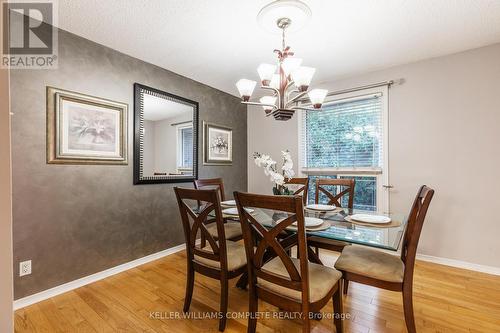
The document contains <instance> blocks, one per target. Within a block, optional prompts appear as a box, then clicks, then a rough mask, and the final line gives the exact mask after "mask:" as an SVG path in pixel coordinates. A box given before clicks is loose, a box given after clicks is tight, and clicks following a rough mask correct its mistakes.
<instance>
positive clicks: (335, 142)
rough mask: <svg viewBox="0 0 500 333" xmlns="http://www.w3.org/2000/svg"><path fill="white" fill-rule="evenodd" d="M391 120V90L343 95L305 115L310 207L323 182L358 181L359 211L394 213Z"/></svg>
mask: <svg viewBox="0 0 500 333" xmlns="http://www.w3.org/2000/svg"><path fill="white" fill-rule="evenodd" d="M387 119H388V118H387V87H383V88H378V89H371V90H366V91H361V92H360V91H358V92H356V93H350V94H345V95H337V96H335V100H330V101H328V102H327V103H325V104H324V105H323V108H322V110H319V111H304V112H302V119H301V125H300V127H301V129H300V130H301V135H300V140H301V142H300V144H301V146H302V149H301V155H302V156H301V164H302V165H301V166H302V168H301V172H302V173H303V174H306V175H308V176H309V178H310V188H309V193H308V198H309V202H311V203H312V202H314V200H315V186H316V182H315V180H316V179H317V178H318V177H323V178H354V179H356V187H355V195H354V207H355V208H357V209H363V210H373V211H374V210H379V211H388V209H389V206H388V205H389V203H388V193H387V190H386V189H385V188H384V187H383V185H385V184H387V134H386V133H387ZM332 190H334V189H332ZM337 190H338V189H337ZM319 199H320V202H321V201H324V200H326V198H325V197H324V196H322V195H320V196H319Z"/></svg>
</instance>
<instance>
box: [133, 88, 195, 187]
mask: <svg viewBox="0 0 500 333" xmlns="http://www.w3.org/2000/svg"><path fill="white" fill-rule="evenodd" d="M197 178H198V103H197V102H195V101H191V100H189V99H187V98H184V97H180V96H176V95H173V94H169V93H167V92H164V91H161V90H158V89H155V88H151V87H147V86H145V85H142V84H139V83H135V84H134V184H162V183H185V182H191V181H193V180H194V179H197Z"/></svg>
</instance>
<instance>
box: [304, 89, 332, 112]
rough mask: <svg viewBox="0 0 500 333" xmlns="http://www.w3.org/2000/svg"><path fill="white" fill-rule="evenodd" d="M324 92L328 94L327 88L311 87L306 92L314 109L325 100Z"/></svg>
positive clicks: (319, 106)
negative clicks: (311, 88)
mask: <svg viewBox="0 0 500 333" xmlns="http://www.w3.org/2000/svg"><path fill="white" fill-rule="evenodd" d="M326 94H328V90H326V89H313V90H311V91H310V92H309V93H308V95H309V99H310V100H311V103H312V105H313V107H314V108H315V109H319V108H321V105H322V104H323V102H324V101H325V98H326Z"/></svg>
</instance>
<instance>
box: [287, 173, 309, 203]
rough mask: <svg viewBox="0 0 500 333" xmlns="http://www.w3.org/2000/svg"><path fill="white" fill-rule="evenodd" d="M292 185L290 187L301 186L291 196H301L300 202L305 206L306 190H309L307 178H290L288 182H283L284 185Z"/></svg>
mask: <svg viewBox="0 0 500 333" xmlns="http://www.w3.org/2000/svg"><path fill="white" fill-rule="evenodd" d="M288 184H292V185H302V186H300V187H299V188H298V189H297V190H296V191H295V192H294V193H293V194H294V195H301V196H302V202H303V203H304V205H305V204H307V190H308V189H309V178H308V177H304V178H290V179H288V180H285V185H288Z"/></svg>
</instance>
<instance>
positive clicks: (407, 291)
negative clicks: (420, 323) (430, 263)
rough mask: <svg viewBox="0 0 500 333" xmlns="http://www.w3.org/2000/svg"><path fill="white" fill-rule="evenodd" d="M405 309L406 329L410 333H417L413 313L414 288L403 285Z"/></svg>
mask: <svg viewBox="0 0 500 333" xmlns="http://www.w3.org/2000/svg"><path fill="white" fill-rule="evenodd" d="M403 309H404V313H405V322H406V329H407V330H408V333H416V332H417V329H416V327H415V317H414V313H413V286H412V285H411V284H410V285H403Z"/></svg>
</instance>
